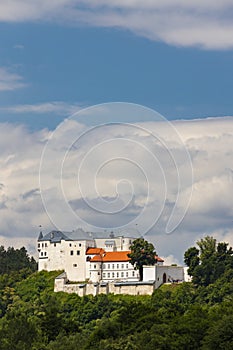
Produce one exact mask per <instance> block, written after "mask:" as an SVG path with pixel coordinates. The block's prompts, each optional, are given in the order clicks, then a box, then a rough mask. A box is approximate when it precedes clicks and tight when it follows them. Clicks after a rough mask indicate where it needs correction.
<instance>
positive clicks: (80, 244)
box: [69, 243, 82, 247]
mask: <svg viewBox="0 0 233 350" xmlns="http://www.w3.org/2000/svg"><path fill="white" fill-rule="evenodd" d="M69 246H70V247H72V243H70V244H69ZM78 246H79V247H81V246H82V243H79V244H78ZM74 247H76V244H75V245H74Z"/></svg>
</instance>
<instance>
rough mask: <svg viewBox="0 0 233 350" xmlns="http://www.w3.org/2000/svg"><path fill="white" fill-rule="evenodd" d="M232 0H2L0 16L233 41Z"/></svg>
mask: <svg viewBox="0 0 233 350" xmlns="http://www.w3.org/2000/svg"><path fill="white" fill-rule="evenodd" d="M232 10H233V3H232V0H222V1H218V0H203V1H201V0H190V1H185V0H145V1H143V2H142V1H139V0H108V1H107V0H98V1H97V0H85V1H84V0H59V1H58V0H37V1H33V2H32V1H31V0H8V1H7V2H6V1H5V0H0V21H4V22H6V21H8V22H22V21H59V22H62V23H69V24H70V23H73V24H74V25H77V24H78V25H80V24H85V25H90V26H100V27H118V28H122V29H126V30H130V31H132V32H133V33H136V34H137V35H141V36H144V37H146V38H149V39H151V40H156V41H163V42H166V43H167V44H172V45H178V46H198V47H202V48H205V49H227V48H232V47H233V21H232Z"/></svg>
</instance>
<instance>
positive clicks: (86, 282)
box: [38, 229, 184, 295]
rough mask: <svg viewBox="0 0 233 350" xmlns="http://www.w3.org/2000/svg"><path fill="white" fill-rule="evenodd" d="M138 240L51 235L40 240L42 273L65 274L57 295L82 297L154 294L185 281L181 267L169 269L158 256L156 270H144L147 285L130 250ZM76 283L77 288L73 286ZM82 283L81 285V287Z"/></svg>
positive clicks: (99, 235) (98, 235)
mask: <svg viewBox="0 0 233 350" xmlns="http://www.w3.org/2000/svg"><path fill="white" fill-rule="evenodd" d="M136 238H137V237H129V236H122V235H119V236H115V235H114V234H113V233H111V234H110V235H109V234H107V233H90V232H85V231H83V230H82V229H78V230H75V231H72V232H61V231H51V232H50V233H48V234H46V235H43V234H42V232H40V235H39V237H38V253H39V264H38V269H39V271H41V270H47V271H53V270H64V271H65V272H64V273H63V274H62V275H60V276H58V278H57V279H56V280H55V291H67V292H76V293H78V294H79V295H85V294H98V293H100V292H101V293H103V292H104V293H109V292H113V293H115V294H119V293H122V290H125V292H123V293H126V294H135V293H136V294H151V293H152V292H153V290H154V289H155V288H158V287H159V286H160V285H161V284H163V283H167V282H172V281H183V280H184V271H183V267H181V266H166V265H164V260H163V259H161V258H160V257H158V256H156V260H157V262H156V264H155V265H154V266H144V267H143V281H139V273H138V270H135V269H134V266H133V265H132V264H131V263H130V258H129V257H128V254H129V253H130V246H131V244H132V242H133V241H134V240H135V239H136ZM72 282H74V284H73V285H72ZM77 282H79V283H77Z"/></svg>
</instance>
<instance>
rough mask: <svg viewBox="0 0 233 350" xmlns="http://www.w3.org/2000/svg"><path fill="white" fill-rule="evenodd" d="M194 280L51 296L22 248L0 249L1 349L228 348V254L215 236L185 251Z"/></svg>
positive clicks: (231, 331)
mask: <svg viewBox="0 0 233 350" xmlns="http://www.w3.org/2000/svg"><path fill="white" fill-rule="evenodd" d="M184 261H185V263H186V265H187V266H188V267H189V273H190V275H191V276H192V277H193V280H192V282H189V283H187V282H186V283H185V282H184V283H180V284H175V283H174V284H169V285H163V286H162V287H160V288H159V289H157V290H155V292H154V293H153V295H151V296H128V295H111V294H110V295H99V296H95V297H94V296H85V297H82V298H81V297H79V296H77V295H76V294H66V293H54V292H53V285H54V278H55V277H56V276H57V275H58V274H59V273H60V272H61V271H53V272H46V271H41V272H37V271H36V270H37V266H36V262H35V260H34V259H33V258H30V257H29V255H28V253H27V251H26V249H25V248H21V249H20V250H17V249H14V248H8V249H7V250H5V249H4V247H0V350H29V349H30V350H44V349H48V350H55V349H56V350H63V349H66V350H75V349H79V350H84V349H90V350H92V349H93V350H94V349H96V350H100V349H101V350H141V349H144V350H152V349H164V350H169V349H176V350H177V349H179V350H180V349H185V350H187V349H203V350H205V349H209V350H214V349H224V350H228V349H229V350H230V349H232V348H233V255H232V249H231V248H228V245H227V244H226V243H217V242H216V240H215V239H213V237H206V238H204V239H202V240H200V241H199V242H197V247H191V248H189V249H188V250H187V251H186V252H185V254H184Z"/></svg>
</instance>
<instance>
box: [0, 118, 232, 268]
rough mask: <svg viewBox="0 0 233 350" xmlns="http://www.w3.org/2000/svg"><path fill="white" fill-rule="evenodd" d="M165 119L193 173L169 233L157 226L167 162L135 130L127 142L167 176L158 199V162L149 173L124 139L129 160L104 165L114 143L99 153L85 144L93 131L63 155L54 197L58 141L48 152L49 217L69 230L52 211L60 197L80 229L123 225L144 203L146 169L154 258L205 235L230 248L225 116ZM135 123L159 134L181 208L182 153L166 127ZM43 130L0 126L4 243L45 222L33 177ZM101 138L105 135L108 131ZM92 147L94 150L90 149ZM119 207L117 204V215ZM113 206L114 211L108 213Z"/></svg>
mask: <svg viewBox="0 0 233 350" xmlns="http://www.w3.org/2000/svg"><path fill="white" fill-rule="evenodd" d="M72 123H74V121H70V124H69V122H68V123H67V135H71V134H70V132H71V131H72V130H74V124H73V125H72ZM173 124H174V125H175V127H176V129H177V130H178V132H179V134H180V135H181V138H182V139H183V142H184V144H185V146H186V147H187V149H188V151H189V153H190V155H191V159H192V164H193V172H194V180H193V194H192V199H191V202H190V206H189V209H188V212H187V214H186V215H185V217H184V220H183V221H182V223H181V224H180V225H179V227H178V228H177V229H176V230H175V232H173V233H171V234H170V235H167V234H165V233H164V232H165V223H166V220H167V218H168V217H169V215H170V212H171V210H172V206H173V202H174V186H173V165H172V163H169V161H167V157H166V154H165V153H164V150H163V149H162V148H161V147H160V145H159V144H157V143H156V142H155V141H154V140H152V139H150V138H148V137H147V135H146V134H145V133H139V132H137V133H135V135H134V137H135V140H137V142H142V143H143V145H148V146H149V145H150V147H153V149H154V150H155V152H156V155H157V159H158V160H159V163H160V166H161V167H162V168H163V169H165V171H166V173H167V174H168V175H167V177H166V179H167V182H168V183H167V193H165V201H164V191H163V186H162V185H161V184H162V181H164V179H163V178H162V177H161V172H160V171H159V166H158V167H157V168H156V171H154V165H153V164H152V163H151V159H150V158H149V157H147V156H144V154H143V150H142V149H139V148H138V149H135V147H132V145H131V144H130V143H128V144H127V145H126V144H124V149H125V152H126V153H125V154H126V155H127V157H131V159H132V162H129V161H127V162H126V161H125V159H123V158H122V157H121V158H120V157H119V159H117V157H115V161H113V162H110V163H104V162H103V159H105V158H104V157H107V155H108V154H109V155H110V156H112V154H114V155H116V156H117V154H118V153H117V152H118V151H119V144H118V143H116V144H115V143H114V142H115V141H116V140H114V142H113V143H111V145H107V144H106V146H107V147H105V150H104V152H103V149H101V148H99V149H98V148H93V147H95V144H98V141H100V140H103V135H104V133H106V130H103V129H101V128H100V129H98V130H97V131H96V133H95V135H94V137H93V138H91V137H84V138H82V139H80V140H79V142H78V144H77V145H76V144H73V145H72V147H71V148H70V149H69V152H68V154H67V157H66V159H65V160H64V166H65V168H64V169H65V170H64V171H63V172H62V174H61V177H62V184H63V190H64V193H62V194H61V193H59V191H58V189H57V187H56V186H55V185H54V184H55V183H56V181H57V179H55V178H54V167H56V159H57V158H58V157H59V156H60V154H61V152H63V151H64V149H66V147H67V144H66V143H65V142H64V143H62V142H59V146H58V147H56V148H54V149H52V150H51V153H50V154H49V156H50V162H49V165H48V166H47V168H46V172H45V173H44V179H45V180H46V194H48V196H49V198H50V201H51V203H52V206H53V208H54V213H53V215H57V217H58V218H59V217H62V220H63V221H64V224H65V225H66V226H67V228H68V229H69V230H72V229H73V228H75V227H73V226H72V222H66V217H64V213H63V212H61V211H60V210H59V206H60V201H62V200H63V199H62V198H61V196H63V195H65V197H66V200H67V203H68V205H69V206H70V208H71V210H73V211H74V212H77V213H78V215H79V217H80V226H83V227H84V229H88V227H89V225H96V226H99V227H104V226H105V227H106V229H108V228H110V227H114V226H115V227H118V226H120V225H122V226H123V225H125V224H126V223H127V222H130V221H131V220H133V218H134V217H137V216H138V215H139V213H140V211H141V210H142V209H143V207H144V206H145V201H146V200H147V198H148V178H147V177H145V174H144V172H143V170H145V169H146V168H147V169H148V171H149V172H151V173H152V174H153V177H151V178H150V180H149V181H150V182H151V183H150V186H151V192H150V197H149V198H150V201H149V203H148V205H149V206H150V205H151V208H152V209H153V210H154V216H156V215H157V212H158V210H159V208H161V206H162V207H163V211H162V214H161V216H160V217H159V219H158V221H157V222H156V224H155V226H154V227H153V228H152V229H151V230H150V231H149V232H148V238H150V239H151V240H152V241H154V243H155V245H156V248H157V251H158V252H160V253H161V255H163V256H172V255H173V256H174V259H178V260H179V261H181V260H182V258H181V257H182V254H183V252H184V250H185V249H186V248H187V247H188V246H190V244H193V243H194V242H195V240H196V239H199V238H200V237H202V236H203V235H205V234H213V235H214V236H215V237H216V238H217V239H220V240H227V241H229V242H230V243H231V244H232V245H233V239H232V237H233V228H232V218H233V196H232V188H233V165H232V159H233V150H232V144H233V118H232V117H225V118H214V119H201V120H192V121H175V122H173ZM140 125H141V126H144V127H146V128H147V129H149V130H151V131H154V132H156V133H159V134H160V137H161V138H162V139H163V140H164V142H166V145H167V147H169V149H170V150H172V151H173V152H175V154H176V156H177V157H178V158H177V159H179V162H180V169H181V171H182V176H183V181H184V185H183V188H182V193H181V194H180V195H181V197H180V198H181V200H180V205H181V206H182V205H185V204H186V203H185V201H186V199H187V196H186V192H187V191H189V190H190V188H189V187H190V184H189V182H188V181H187V185H186V182H185V178H186V176H188V172H187V164H186V162H183V159H182V157H181V158H179V154H180V153H179V152H180V150H179V148H178V146H177V144H176V140H175V139H174V138H173V135H172V134H169V132H168V129H167V128H166V125H165V126H164V128H162V127H161V128H160V129H159V130H158V125H157V124H156V123H155V122H148V123H145V124H143V123H140ZM76 127H77V125H76ZM78 128H79V129H80V131H81V132H82V131H85V130H86V129H87V127H86V126H85V125H83V124H79V125H78ZM114 128H115V129H112V130H113V131H114V133H115V132H117V134H118V137H119V138H120V139H122V138H124V139H125V140H128V138H129V132H128V130H127V128H125V127H121V126H119V125H116V126H115V127H114ZM113 131H112V132H113ZM51 135H52V133H51V132H49V131H48V130H46V129H45V130H41V131H37V132H34V133H32V132H30V131H29V130H27V129H26V128H25V127H23V126H21V125H18V126H16V125H12V124H7V123H4V124H1V125H0V150H1V152H0V168H1V180H0V211H1V222H0V237H1V242H2V243H4V244H7V242H8V243H9V244H12V243H14V244H15V243H17V242H18V244H27V245H31V246H33V245H34V242H35V239H36V237H37V234H38V230H39V229H38V226H39V225H42V226H43V229H44V230H45V231H47V230H49V229H50V228H52V227H53V224H52V223H51V221H50V219H49V217H48V215H47V213H46V211H45V209H44V207H43V203H42V200H41V188H40V183H39V175H38V174H39V168H40V160H41V155H42V152H43V149H44V146H45V145H46V142H47V141H48V139H49V138H50V137H51ZM108 136H109V137H111V135H108ZM125 146H127V147H125ZM93 149H94V151H95V153H93V154H92V151H93ZM90 151H91V152H90ZM87 154H88V157H89V156H90V158H87V159H88V162H87V163H86V164H85V168H84V170H85V172H84V178H81V180H82V181H83V182H84V183H85V185H86V187H82V186H81V187H80V186H79V185H80V183H79V182H78V181H80V178H79V177H78V170H79V167H80V164H81V163H82V162H83V161H84V160H85V159H86V158H85V157H86V155H87ZM135 154H136V156H137V159H142V158H143V157H144V163H143V164H144V165H143V166H144V169H141V170H140V168H139V167H138V164H136V162H133V160H134V159H135ZM127 159H128V158H127ZM182 162H183V163H182ZM82 164H83V163H82ZM95 164H102V165H103V166H102V167H100V168H99V170H98V173H97V176H96V188H97V191H98V193H99V197H97V196H96V188H92V186H90V185H89V184H90V183H91V180H92V178H93V169H94V167H95ZM131 184H133V186H134V187H133V196H129V195H131V192H132V188H131ZM83 189H84V190H85V191H84V193H83V192H82V190H83ZM43 190H44V189H43ZM100 197H101V198H102V200H103V202H101V203H102V204H101V205H105V206H103V207H102V209H103V212H104V213H103V212H101V210H95V206H96V205H97V209H99V207H98V205H99V198H100ZM151 198H152V199H151ZM182 200H183V202H182ZM119 205H120V206H122V208H123V209H122V210H121V211H120V212H119V213H118V209H119V207H118V206H119ZM93 208H94V210H93ZM106 208H107V209H109V208H111V211H112V212H109V213H107V214H106ZM114 209H116V212H117V213H118V214H115V213H114ZM150 213H151V212H150ZM149 219H150V218H149V216H147V215H144V216H143V220H144V221H147V220H149ZM83 223H86V225H84V224H83ZM139 226H140V225H138V227H137V228H136V227H135V225H134V227H132V229H137V230H138V231H140V227H139ZM119 231H120V230H119ZM175 261H176V260H175Z"/></svg>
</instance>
